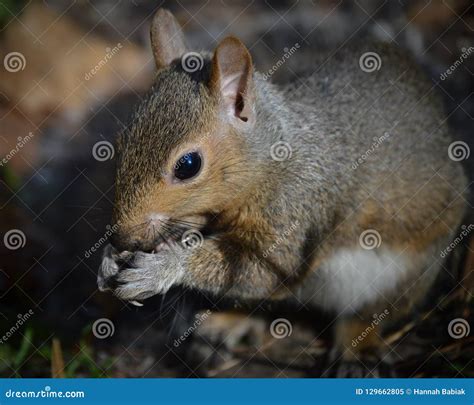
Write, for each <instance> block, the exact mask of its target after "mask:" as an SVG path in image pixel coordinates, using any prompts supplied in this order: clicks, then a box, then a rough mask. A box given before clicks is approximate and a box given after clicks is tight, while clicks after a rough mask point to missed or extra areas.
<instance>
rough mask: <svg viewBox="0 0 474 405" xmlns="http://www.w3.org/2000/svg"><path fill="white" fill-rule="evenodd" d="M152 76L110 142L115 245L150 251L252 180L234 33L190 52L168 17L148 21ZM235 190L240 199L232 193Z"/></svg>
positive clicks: (249, 78)
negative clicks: (114, 144)
mask: <svg viewBox="0 0 474 405" xmlns="http://www.w3.org/2000/svg"><path fill="white" fill-rule="evenodd" d="M151 44H152V50H153V54H154V58H155V62H156V65H157V68H158V71H157V74H156V78H155V82H154V84H153V86H152V88H151V90H150V92H149V93H148V95H147V96H146V97H145V99H144V100H143V102H142V103H141V105H140V106H139V107H138V109H137V111H136V113H135V116H134V118H133V120H132V123H131V125H130V126H129V127H128V128H127V129H126V130H125V131H124V132H123V133H122V134H121V136H120V138H119V142H118V162H117V165H118V167H117V177H116V204H115V207H114V215H113V216H114V221H115V223H116V224H117V229H118V230H117V232H116V233H115V234H114V236H113V238H112V243H113V245H114V246H115V247H116V248H117V249H118V250H129V251H134V250H143V251H151V250H154V249H157V246H160V244H161V243H164V242H166V241H167V240H179V238H180V237H181V234H180V233H182V232H183V231H185V230H186V229H189V228H194V229H196V228H197V229H204V228H205V227H206V225H207V223H208V221H209V218H211V217H213V216H215V215H216V214H218V213H222V212H225V211H226V210H228V209H230V207H233V208H235V207H236V206H238V205H239V201H243V200H244V199H245V195H246V192H245V191H246V190H248V191H249V190H250V189H251V187H252V175H249V174H251V170H252V167H251V163H249V162H251V161H252V159H250V158H249V153H251V151H250V148H248V144H247V142H246V137H247V135H248V134H250V133H251V132H252V129H253V127H254V125H255V105H254V104H255V94H254V93H255V92H254V82H253V66H252V59H251V56H250V54H249V52H248V50H247V48H246V47H245V46H244V45H243V44H242V42H241V41H240V40H239V39H237V38H235V37H228V38H226V39H224V40H222V41H221V42H220V43H219V44H218V46H217V47H216V49H215V50H214V52H213V54H212V55H211V54H206V55H202V54H199V53H196V52H188V50H187V47H186V46H185V41H184V35H183V32H182V31H181V28H180V26H179V24H178V22H177V21H176V19H175V18H174V17H173V15H172V14H171V13H170V12H168V11H166V10H163V9H160V10H159V11H158V12H157V13H156V15H155V17H154V18H153V21H152V26H151ZM236 194H238V195H239V201H238V200H236V199H235V198H234V197H235V196H236Z"/></svg>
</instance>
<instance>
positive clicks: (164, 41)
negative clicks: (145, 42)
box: [150, 8, 186, 69]
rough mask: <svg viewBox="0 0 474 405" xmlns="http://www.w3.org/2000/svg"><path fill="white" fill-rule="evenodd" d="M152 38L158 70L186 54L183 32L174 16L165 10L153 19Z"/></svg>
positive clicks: (161, 9)
mask: <svg viewBox="0 0 474 405" xmlns="http://www.w3.org/2000/svg"><path fill="white" fill-rule="evenodd" d="M150 38H151V48H152V50H153V55H154V57H155V62H156V66H157V67H158V69H160V68H162V67H164V66H168V65H169V64H170V63H171V62H172V61H173V60H174V59H177V58H180V57H181V56H182V55H183V54H184V53H186V45H185V43H184V34H183V31H182V30H181V27H180V25H179V23H178V21H177V20H176V18H175V17H174V16H173V14H171V12H169V11H168V10H165V9H164V8H160V9H159V10H158V11H157V12H156V14H155V16H154V17H153V20H152V22H151V29H150Z"/></svg>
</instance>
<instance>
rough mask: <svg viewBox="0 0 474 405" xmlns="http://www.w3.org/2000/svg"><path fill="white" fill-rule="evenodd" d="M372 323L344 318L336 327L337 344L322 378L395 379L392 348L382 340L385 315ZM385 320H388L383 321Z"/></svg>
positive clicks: (371, 321)
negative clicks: (382, 324)
mask: <svg viewBox="0 0 474 405" xmlns="http://www.w3.org/2000/svg"><path fill="white" fill-rule="evenodd" d="M376 316H377V317H375V316H374V318H372V319H360V318H359V317H358V316H355V315H354V316H350V317H342V318H340V319H339V320H338V321H337V323H336V327H335V343H334V346H333V348H332V350H331V351H330V353H329V355H328V356H327V361H326V366H325V368H324V371H323V374H322V377H338V378H348V377H350V378H376V377H396V376H397V374H396V372H395V369H394V366H393V362H394V358H393V354H392V350H391V347H390V345H389V344H388V343H387V342H386V341H384V339H383V337H382V328H381V326H380V323H381V322H383V321H384V320H386V321H388V319H386V318H388V317H389V315H388V314H387V313H386V312H382V313H381V314H378V315H376ZM384 316H385V317H386V318H384Z"/></svg>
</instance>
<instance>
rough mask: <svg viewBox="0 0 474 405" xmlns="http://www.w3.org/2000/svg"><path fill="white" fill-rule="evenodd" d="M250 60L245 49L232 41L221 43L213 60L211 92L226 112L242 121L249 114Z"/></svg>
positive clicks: (250, 92)
mask: <svg viewBox="0 0 474 405" xmlns="http://www.w3.org/2000/svg"><path fill="white" fill-rule="evenodd" d="M252 74H253V66H252V57H251V56H250V53H249V51H248V50H247V48H246V47H245V45H244V44H243V43H242V42H241V41H240V40H239V39H237V38H235V37H227V38H225V39H224V40H222V41H221V43H220V44H219V45H218V46H217V48H216V50H215V51H214V56H213V58H212V73H211V81H210V88H211V92H212V93H214V94H216V95H217V96H218V97H219V99H220V100H221V103H222V104H223V106H224V108H225V110H226V111H228V113H229V114H231V115H232V116H234V117H238V118H240V119H241V120H242V121H248V120H249V118H250V116H251V114H252V110H253V109H252V101H253V81H252Z"/></svg>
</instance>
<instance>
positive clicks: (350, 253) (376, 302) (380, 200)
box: [98, 9, 467, 374]
mask: <svg viewBox="0 0 474 405" xmlns="http://www.w3.org/2000/svg"><path fill="white" fill-rule="evenodd" d="M151 45H152V50H153V55H154V59H155V62H156V65H157V73H156V78H155V80H154V83H153V85H152V87H151V89H150V91H149V93H148V94H147V96H146V97H145V98H144V100H143V101H142V103H141V104H140V105H139V106H138V108H137V110H136V112H135V114H134V116H133V119H132V121H131V124H130V125H129V126H128V127H127V128H126V130H124V132H123V133H122V134H121V135H120V137H119V141H118V150H117V156H118V158H117V159H118V160H117V173H116V197H115V205H114V212H113V222H114V223H115V224H116V232H114V234H113V236H112V238H111V243H110V244H109V245H108V246H107V247H106V248H105V251H104V255H103V259H102V264H101V267H100V270H99V275H98V285H99V289H100V290H101V291H106V290H112V291H113V293H114V294H115V295H116V296H117V297H119V298H121V299H124V300H128V301H131V302H135V303H137V304H140V303H141V301H142V300H144V299H146V298H148V297H151V296H153V295H155V294H160V293H165V292H166V291H167V290H168V289H169V288H170V287H172V286H185V287H188V288H192V289H198V290H201V291H204V292H208V293H211V294H216V295H226V296H228V297H232V298H236V299H239V300H242V301H245V300H249V301H251V300H254V299H255V300H259V299H265V300H282V299H289V300H297V301H299V302H303V303H305V304H306V305H310V306H314V308H322V309H323V310H325V311H327V312H328V313H330V314H333V315H334V329H335V345H334V353H336V354H335V355H334V356H335V357H334V359H339V360H340V361H346V362H350V363H351V364H359V365H360V367H359V368H362V370H370V371H372V370H373V369H372V368H371V367H369V366H368V365H367V364H369V363H367V361H369V360H367V359H369V358H370V359H371V358H373V359H374V360H375V361H376V362H377V363H378V362H379V361H380V360H381V359H383V360H386V358H387V354H388V353H389V352H390V347H389V346H388V344H387V343H386V342H384V340H383V338H381V334H382V332H383V329H384V328H385V325H388V324H389V323H390V322H392V321H396V320H397V319H401V318H402V317H403V316H407V315H409V314H410V311H411V310H412V308H414V306H415V305H418V304H419V303H421V302H423V299H424V298H426V296H427V294H428V292H429V291H430V290H431V287H432V285H433V281H434V279H435V278H436V276H437V275H438V274H439V273H440V270H441V269H442V265H443V260H442V259H441V258H440V255H439V252H440V251H441V250H442V249H443V248H444V247H446V246H447V245H448V244H449V243H450V241H451V239H452V238H453V236H454V235H455V233H456V232H457V230H458V227H459V226H460V225H461V222H462V219H463V215H464V213H465V207H466V201H465V194H466V191H465V190H466V188H467V178H466V176H465V174H464V172H463V168H462V166H461V164H460V163H459V162H457V161H456V159H451V158H450V157H449V153H448V149H449V147H450V144H451V143H452V139H451V136H450V130H449V128H448V126H447V123H446V116H445V113H444V111H443V105H442V102H441V100H440V98H439V97H438V95H437V94H435V92H434V91H433V87H434V86H432V84H431V83H430V81H429V80H428V79H427V78H426V77H425V76H424V74H423V73H422V72H421V70H420V69H419V68H418V66H417V65H416V63H415V62H414V61H413V60H412V58H411V57H410V56H408V55H407V54H405V53H404V52H403V51H402V50H400V49H398V48H396V47H393V46H392V45H390V44H386V43H369V42H367V43H362V44H360V45H358V46H357V47H356V46H351V47H345V48H343V49H339V50H338V52H335V53H333V54H332V55H328V54H324V55H316V56H315V60H314V62H313V64H311V66H308V74H307V75H306V76H305V77H301V78H299V80H298V81H297V82H292V83H288V84H280V85H276V84H273V83H271V82H270V80H268V77H267V76H268V75H267V76H265V75H262V74H261V73H258V72H256V71H255V70H254V66H253V63H252V57H251V55H250V53H249V51H248V49H247V48H246V46H245V45H244V44H243V43H242V42H241V41H240V40H239V39H237V38H236V37H232V36H231V37H227V38H225V39H223V40H222V41H221V42H220V43H219V44H218V45H217V47H216V48H215V50H214V51H213V52H212V53H207V52H201V53H197V52H190V51H189V50H188V48H187V46H186V44H185V38H184V34H183V32H182V30H181V27H180V25H179V23H178V22H177V20H176V19H175V17H174V16H173V15H172V14H171V13H170V12H169V11H167V10H164V9H159V10H158V11H157V13H156V14H155V16H154V18H153V20H152V25H151ZM364 55H368V56H372V57H375V58H376V60H375V61H376V62H378V63H379V65H378V66H377V67H376V68H375V69H373V68H371V69H367V67H365V68H364V66H363V65H361V61H362V57H361V56H364ZM292 57H297V55H294V56H292ZM369 70H370V71H369ZM374 314H375V315H376V314H385V315H386V318H387V319H386V320H383V321H381V322H377V324H378V325H374V322H373V319H374V318H373V317H374V316H375V315H374ZM384 318H385V316H384ZM388 318H390V322H389V319H388ZM368 328H369V329H370V332H367V330H368ZM372 329H374V330H373V331H372ZM360 336H364V338H363V339H362V338H360ZM354 342H356V343H357V344H354ZM340 361H338V363H339V362H340ZM370 364H372V363H370ZM373 364H376V363H373ZM338 372H340V371H338ZM365 373H366V374H367V372H365Z"/></svg>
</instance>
